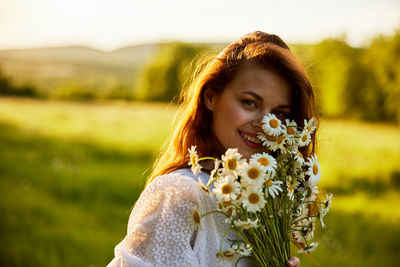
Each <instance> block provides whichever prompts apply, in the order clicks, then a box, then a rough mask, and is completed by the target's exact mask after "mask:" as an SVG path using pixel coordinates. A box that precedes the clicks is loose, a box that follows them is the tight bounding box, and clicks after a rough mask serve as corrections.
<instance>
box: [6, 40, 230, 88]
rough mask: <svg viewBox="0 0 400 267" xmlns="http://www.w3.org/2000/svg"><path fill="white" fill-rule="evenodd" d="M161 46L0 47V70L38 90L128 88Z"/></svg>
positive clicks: (17, 82) (218, 46)
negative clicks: (111, 48)
mask: <svg viewBox="0 0 400 267" xmlns="http://www.w3.org/2000/svg"><path fill="white" fill-rule="evenodd" d="M161 45H162V44H143V45H133V46H127V47H123V48H120V49H117V50H114V51H110V52H105V51H101V50H97V49H93V48H90V47H85V46H66V47H46V48H33V49H15V50H0V71H1V72H3V74H5V75H6V76H7V77H9V78H10V79H11V80H12V81H13V83H15V84H17V85H22V84H31V85H34V86H36V87H39V89H40V90H42V91H49V90H54V88H58V87H60V86H67V85H68V86H69V84H71V83H77V82H79V83H80V84H84V85H90V87H96V88H99V90H100V89H101V87H102V86H103V85H104V84H106V85H107V86H114V87H115V86H122V87H125V88H131V87H132V86H133V84H134V82H135V77H136V74H137V72H138V70H140V68H141V67H142V66H143V65H144V64H146V62H147V61H148V60H149V59H150V58H151V57H152V56H153V54H154V53H155V52H156V51H157V49H158V48H159V47H160V46H161ZM207 45H210V47H213V48H220V47H223V46H224V44H218V43H213V44H207ZM110 84H111V85H110Z"/></svg>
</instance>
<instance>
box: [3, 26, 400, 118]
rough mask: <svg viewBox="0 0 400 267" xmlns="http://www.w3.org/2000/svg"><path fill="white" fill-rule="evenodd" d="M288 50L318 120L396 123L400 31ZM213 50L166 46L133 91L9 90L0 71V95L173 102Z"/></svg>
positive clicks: (8, 82) (74, 88) (142, 72)
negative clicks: (304, 76)
mask: <svg viewBox="0 0 400 267" xmlns="http://www.w3.org/2000/svg"><path fill="white" fill-rule="evenodd" d="M291 48H292V50H293V51H294V53H295V54H296V55H297V56H298V58H299V60H300V62H301V63H302V65H303V66H305V68H306V69H307V72H308V74H309V77H310V80H311V81H312V84H313V86H314V88H315V91H316V98H317V106H318V110H319V112H320V114H321V115H322V116H324V117H334V118H338V117H339V118H355V119H362V120H372V121H378V120H379V121H388V122H395V123H400V105H399V103H400V30H397V31H396V32H394V34H392V35H389V36H386V35H379V36H376V37H375V38H373V39H371V40H370V41H369V42H368V44H366V45H365V46H364V47H352V46H350V45H349V44H348V43H347V42H346V40H345V38H331V39H326V40H323V41H321V42H319V43H317V44H313V45H293V46H291ZM211 50H213V48H212V47H210V46H209V45H199V44H188V43H181V42H171V43H164V44H162V45H160V48H159V50H158V51H157V52H156V53H155V54H154V55H153V57H152V58H151V59H150V60H149V61H148V62H147V64H145V65H144V66H143V67H142V68H141V70H140V71H139V74H138V75H137V77H136V79H135V83H134V84H133V85H132V87H131V88H128V87H126V86H121V85H118V84H115V85H113V86H111V85H110V86H109V87H110V88H107V90H96V88H93V87H89V86H84V85H79V84H77V83H72V82H71V83H70V84H68V83H67V84H66V86H64V87H63V88H62V90H59V91H57V92H56V93H52V94H51V95H49V94H48V93H47V94H46V93H43V92H41V91H40V90H39V89H38V88H36V87H35V86H32V85H24V86H15V85H13V83H12V82H11V80H10V79H9V78H7V77H5V76H4V75H3V74H2V72H1V70H0V95H16V96H29V97H43V98H61V99H73V100H90V99H97V98H102V99H126V100H141V101H171V100H173V99H174V98H176V97H177V96H178V95H179V94H180V91H181V90H182V88H184V87H185V86H186V85H187V84H188V82H189V81H190V77H191V74H192V72H193V69H194V65H195V62H196V61H195V58H197V57H198V56H199V55H202V54H205V53H210V51H211ZM214 50H215V51H212V52H215V53H217V49H215V48H214Z"/></svg>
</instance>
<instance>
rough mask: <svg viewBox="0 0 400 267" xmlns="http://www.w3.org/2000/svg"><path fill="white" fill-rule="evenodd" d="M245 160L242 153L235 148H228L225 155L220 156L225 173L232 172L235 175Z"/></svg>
mask: <svg viewBox="0 0 400 267" xmlns="http://www.w3.org/2000/svg"><path fill="white" fill-rule="evenodd" d="M244 162H246V160H245V159H242V155H241V154H240V153H239V152H238V150H237V148H229V149H228V150H227V151H226V153H225V155H223V156H222V166H223V167H224V172H225V174H232V175H234V176H235V177H237V171H238V169H239V168H240V167H241V166H242V165H243V163H244Z"/></svg>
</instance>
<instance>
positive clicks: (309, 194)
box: [304, 182, 319, 201]
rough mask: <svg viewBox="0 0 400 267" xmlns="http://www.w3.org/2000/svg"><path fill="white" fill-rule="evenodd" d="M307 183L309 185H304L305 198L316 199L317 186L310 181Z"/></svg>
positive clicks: (308, 199)
mask: <svg viewBox="0 0 400 267" xmlns="http://www.w3.org/2000/svg"><path fill="white" fill-rule="evenodd" d="M307 183H308V182H307ZM308 184H309V186H306V187H305V189H304V190H305V191H304V193H305V199H307V201H314V200H316V198H317V194H318V193H319V191H318V186H316V185H312V184H311V183H308Z"/></svg>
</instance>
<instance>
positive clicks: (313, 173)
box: [305, 154, 321, 185]
mask: <svg viewBox="0 0 400 267" xmlns="http://www.w3.org/2000/svg"><path fill="white" fill-rule="evenodd" d="M305 164H306V165H307V166H308V167H309V168H308V170H307V172H306V175H308V176H309V177H310V178H309V179H308V182H309V183H311V184H312V185H315V184H317V183H318V182H319V180H320V179H321V169H320V166H319V162H318V157H317V155H315V154H314V155H311V157H310V158H307V162H306V163H305Z"/></svg>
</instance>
